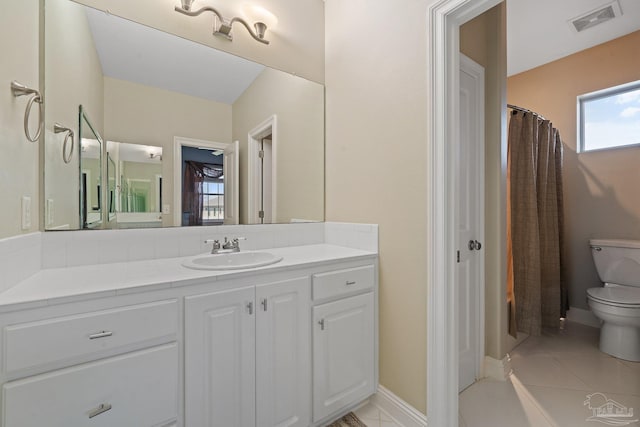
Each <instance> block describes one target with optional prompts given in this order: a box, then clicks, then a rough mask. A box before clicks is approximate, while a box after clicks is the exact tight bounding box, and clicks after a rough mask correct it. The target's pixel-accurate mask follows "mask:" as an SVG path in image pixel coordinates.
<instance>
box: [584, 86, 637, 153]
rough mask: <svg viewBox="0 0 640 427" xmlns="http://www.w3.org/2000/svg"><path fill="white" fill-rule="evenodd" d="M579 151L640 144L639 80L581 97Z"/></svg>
mask: <svg viewBox="0 0 640 427" xmlns="http://www.w3.org/2000/svg"><path fill="white" fill-rule="evenodd" d="M578 114H579V115H580V117H579V118H578V125H579V127H580V128H579V134H580V151H581V152H584V151H593V150H603V149H607V148H616V147H626V146H630V145H640V82H634V83H629V84H625V85H622V86H616V87H612V88H609V89H605V90H601V91H598V92H593V93H590V94H586V95H581V96H579V97H578Z"/></svg>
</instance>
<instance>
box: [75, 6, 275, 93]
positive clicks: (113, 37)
mask: <svg viewBox="0 0 640 427" xmlns="http://www.w3.org/2000/svg"><path fill="white" fill-rule="evenodd" d="M86 11H87V19H88V21H89V26H90V28H91V32H92V34H93V41H94V43H95V46H96V50H97V52H98V56H99V58H100V63H101V64H102V72H103V74H104V75H105V76H107V77H112V78H115V79H120V80H127V81H131V82H135V83H139V84H143V85H146V86H152V87H157V88H161V89H165V90H169V91H173V92H179V93H182V94H185V95H191V96H196V97H199V98H205V99H209V100H211V101H216V102H222V103H225V104H233V103H234V102H235V100H236V99H237V98H238V97H239V96H240V95H241V94H242V93H243V92H244V91H245V89H246V88H247V87H249V85H251V83H252V82H253V81H254V80H255V78H256V77H257V76H258V75H259V74H260V73H261V72H262V70H264V68H265V67H264V66H263V65H260V64H256V63H255V62H251V61H248V60H246V59H243V58H240V57H237V56H234V55H231V54H229V53H226V52H221V51H219V50H216V49H213V48H211V47H208V46H204V45H201V44H198V43H195V42H193V41H189V40H186V39H183V38H180V37H177V36H174V35H171V34H167V33H165V32H162V31H159V30H155V29H153V28H150V27H146V26H144V25H141V24H137V23H134V22H131V21H128V20H126V19H122V18H119V17H116V16H113V15H108V14H106V13H104V12H101V11H98V10H95V9H90V8H86Z"/></svg>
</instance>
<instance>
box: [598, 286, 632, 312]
mask: <svg viewBox="0 0 640 427" xmlns="http://www.w3.org/2000/svg"><path fill="white" fill-rule="evenodd" d="M587 296H588V298H589V299H592V300H594V301H597V302H600V303H602V304H608V305H614V306H618V307H627V308H640V288H636V287H631V286H607V287H604V288H589V289H587Z"/></svg>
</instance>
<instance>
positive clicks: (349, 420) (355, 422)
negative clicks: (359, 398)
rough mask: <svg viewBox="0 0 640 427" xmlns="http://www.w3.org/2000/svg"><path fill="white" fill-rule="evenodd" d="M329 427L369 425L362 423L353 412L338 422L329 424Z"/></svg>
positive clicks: (365, 426) (360, 426)
mask: <svg viewBox="0 0 640 427" xmlns="http://www.w3.org/2000/svg"><path fill="white" fill-rule="evenodd" d="M327 427H367V425H366V424H365V423H363V422H362V421H360V419H359V418H358V417H356V416H355V414H354V413H353V412H349V413H348V414H347V415H345V416H344V417H342V418H340V419H339V420H338V421H335V422H333V423H331V424H329V425H328V426H327Z"/></svg>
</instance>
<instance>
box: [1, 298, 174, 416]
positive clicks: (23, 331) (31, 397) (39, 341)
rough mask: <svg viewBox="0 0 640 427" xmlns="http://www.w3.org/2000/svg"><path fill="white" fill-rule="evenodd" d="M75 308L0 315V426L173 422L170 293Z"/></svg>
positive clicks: (172, 345)
mask: <svg viewBox="0 0 640 427" xmlns="http://www.w3.org/2000/svg"><path fill="white" fill-rule="evenodd" d="M109 304H112V303H111V302H108V303H107V305H109ZM82 308H84V307H83V305H82V304H80V305H75V306H73V308H68V307H65V306H60V307H56V308H51V309H46V310H47V311H46V312H45V313H42V312H40V311H38V310H33V311H29V312H25V313H18V314H17V315H15V317H14V315H11V314H10V315H7V316H6V317H3V318H2V323H3V324H4V326H3V327H2V336H3V343H4V345H3V346H2V361H3V363H2V364H1V365H0V366H2V378H3V385H2V407H1V414H2V417H1V418H2V426H3V427H42V426H47V427H75V426H88V425H91V426H104V427H111V426H134V425H135V426H150V427H151V426H153V427H156V426H167V425H174V424H175V423H176V422H177V420H178V413H179V411H178V401H179V398H178V396H179V392H180V388H179V366H180V365H179V346H178V342H177V336H178V329H179V320H178V301H177V299H169V300H163V301H154V302H149V303H144V304H133V305H126V306H120V307H115V308H109V309H105V310H95V311H84V310H82ZM78 309H80V311H78ZM51 312H54V313H56V314H55V315H53V316H51ZM14 319H20V320H19V321H17V322H15V323H14Z"/></svg>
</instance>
